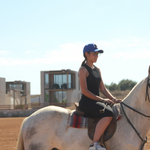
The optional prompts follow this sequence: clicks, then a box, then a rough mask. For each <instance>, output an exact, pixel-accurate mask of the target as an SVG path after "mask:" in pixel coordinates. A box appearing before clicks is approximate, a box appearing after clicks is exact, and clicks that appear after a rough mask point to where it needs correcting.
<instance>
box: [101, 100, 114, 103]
mask: <svg viewBox="0 0 150 150" xmlns="http://www.w3.org/2000/svg"><path fill="white" fill-rule="evenodd" d="M102 102H103V103H107V104H114V102H113V101H112V100H110V99H103V101H102Z"/></svg>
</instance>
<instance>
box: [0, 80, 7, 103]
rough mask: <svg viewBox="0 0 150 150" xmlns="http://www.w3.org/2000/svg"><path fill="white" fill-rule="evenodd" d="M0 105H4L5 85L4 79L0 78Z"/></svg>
mask: <svg viewBox="0 0 150 150" xmlns="http://www.w3.org/2000/svg"><path fill="white" fill-rule="evenodd" d="M0 105H6V83H5V78H0Z"/></svg>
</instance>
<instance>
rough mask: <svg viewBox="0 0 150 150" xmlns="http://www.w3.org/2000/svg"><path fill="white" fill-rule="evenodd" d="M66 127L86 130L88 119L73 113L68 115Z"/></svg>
mask: <svg viewBox="0 0 150 150" xmlns="http://www.w3.org/2000/svg"><path fill="white" fill-rule="evenodd" d="M68 126H70V127H73V128H87V127H88V118H85V117H83V116H79V115H77V114H76V113H75V111H73V112H72V114H70V119H69V124H68Z"/></svg>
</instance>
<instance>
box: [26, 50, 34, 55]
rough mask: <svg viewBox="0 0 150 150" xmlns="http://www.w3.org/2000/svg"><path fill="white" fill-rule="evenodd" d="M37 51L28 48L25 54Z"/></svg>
mask: <svg viewBox="0 0 150 150" xmlns="http://www.w3.org/2000/svg"><path fill="white" fill-rule="evenodd" d="M34 52H35V51H34V50H28V51H25V52H24V54H30V53H34Z"/></svg>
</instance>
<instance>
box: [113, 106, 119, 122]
mask: <svg viewBox="0 0 150 150" xmlns="http://www.w3.org/2000/svg"><path fill="white" fill-rule="evenodd" d="M112 109H113V114H114V118H115V119H116V120H117V121H118V120H120V119H121V110H120V103H118V104H114V105H113V108H112Z"/></svg>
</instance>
